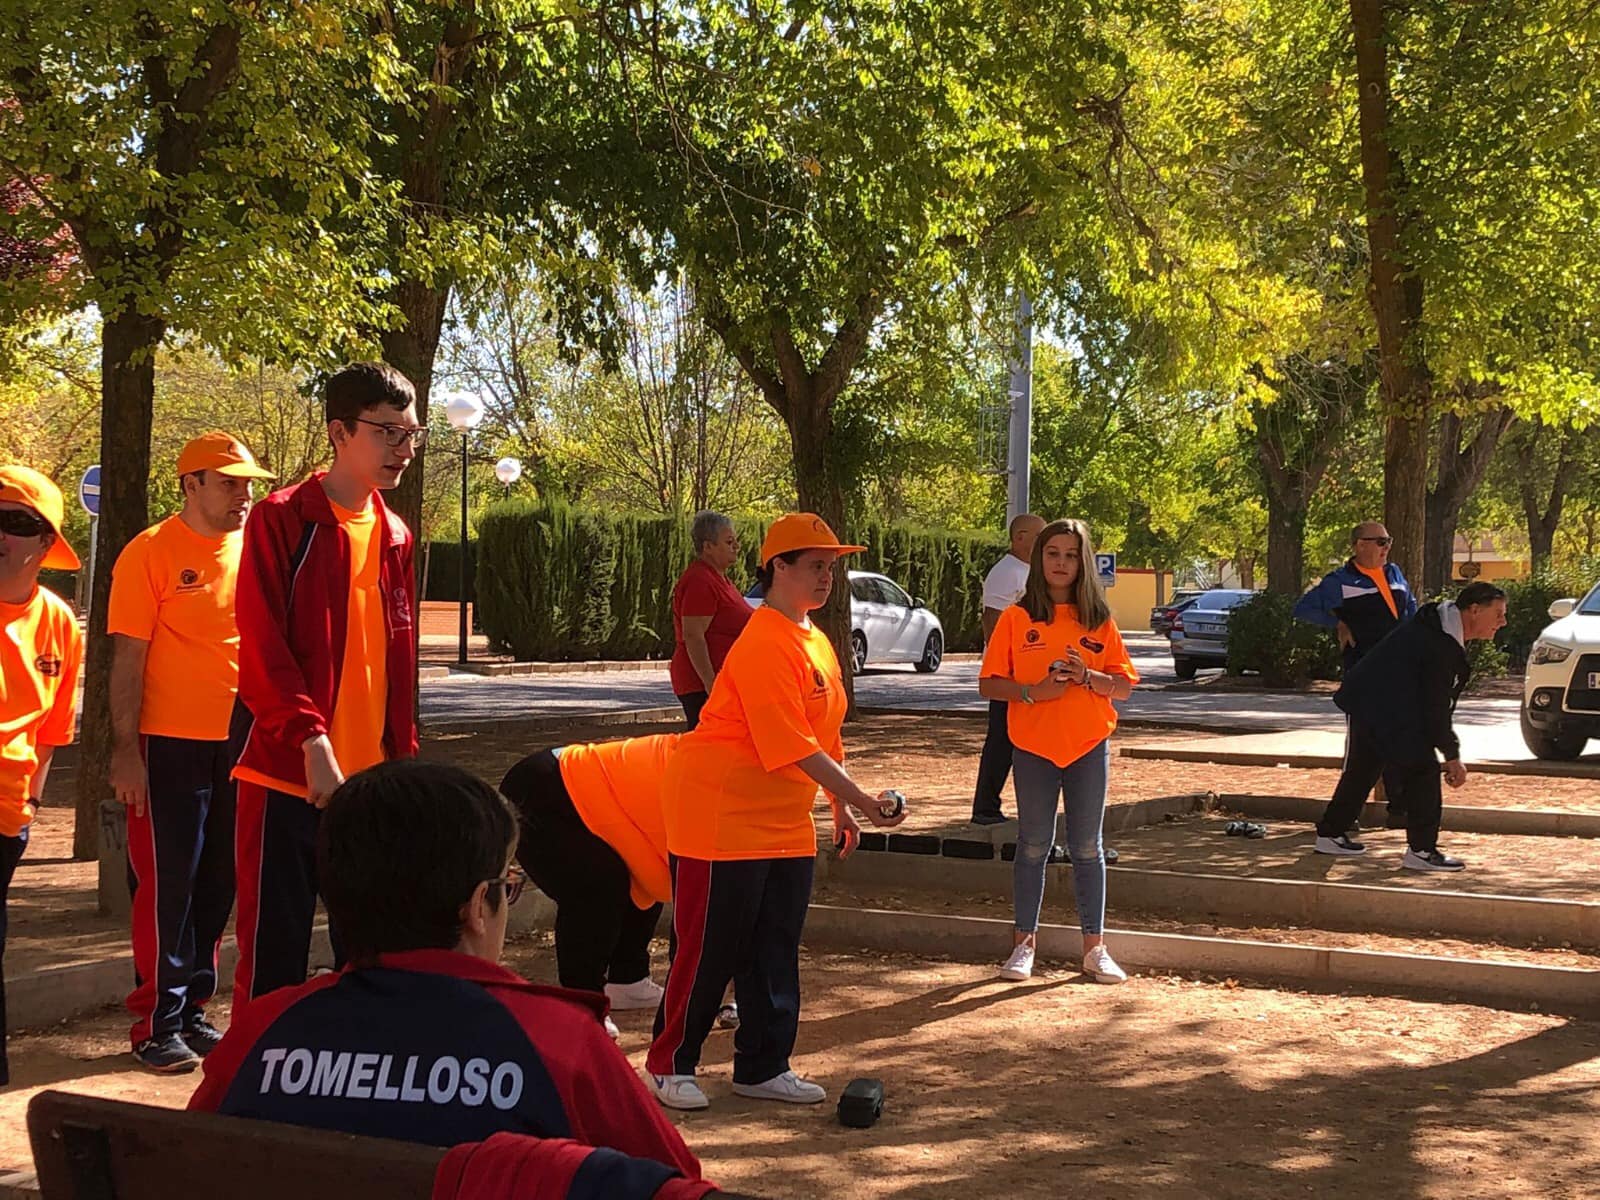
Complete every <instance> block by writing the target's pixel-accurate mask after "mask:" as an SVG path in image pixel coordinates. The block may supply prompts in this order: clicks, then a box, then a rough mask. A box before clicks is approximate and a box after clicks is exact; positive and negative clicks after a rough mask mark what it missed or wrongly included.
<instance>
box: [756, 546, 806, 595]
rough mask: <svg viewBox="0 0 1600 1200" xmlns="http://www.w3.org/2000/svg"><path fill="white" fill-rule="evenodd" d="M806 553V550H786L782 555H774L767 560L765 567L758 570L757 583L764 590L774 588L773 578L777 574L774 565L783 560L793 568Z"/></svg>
mask: <svg viewBox="0 0 1600 1200" xmlns="http://www.w3.org/2000/svg"><path fill="white" fill-rule="evenodd" d="M804 553H805V551H804V550H785V551H784V552H783V553H782V554H774V555H773V556H772V557H771V558H769V559H768V560H767V562H766V565H765V566H763V567H758V568H757V569H756V582H757V583H759V584H760V585H761V587H762V590H766V589H768V588H770V587H771V586H772V577H773V575H775V574H776V572H775V571H774V570H773V567H772V564H773V563H775V562H777V561H778V560H779V559H780V558H781V559H783V561H784V562H786V563H788V564H789V565H790V566H791V567H792V566H794V565H795V563H797V562H799V561H800V556H801V555H802V554H804Z"/></svg>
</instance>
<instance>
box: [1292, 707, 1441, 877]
mask: <svg viewBox="0 0 1600 1200" xmlns="http://www.w3.org/2000/svg"><path fill="white" fill-rule="evenodd" d="M1380 777H1382V778H1383V780H1384V787H1385V788H1390V787H1393V786H1395V784H1398V791H1397V792H1394V791H1392V792H1390V793H1389V803H1390V805H1391V806H1393V805H1394V803H1395V801H1396V799H1398V800H1399V801H1400V805H1399V807H1400V808H1401V809H1403V810H1404V812H1405V816H1406V842H1407V844H1409V845H1410V847H1411V849H1413V850H1436V849H1438V841H1439V814H1440V812H1441V810H1442V809H1443V807H1444V792H1443V788H1442V781H1441V779H1440V775H1439V763H1438V762H1437V760H1435V759H1433V758H1432V757H1431V756H1430V757H1429V758H1428V759H1427V760H1426V761H1422V760H1402V761H1397V760H1395V759H1393V758H1391V757H1389V756H1387V755H1385V754H1384V752H1383V749H1382V743H1381V742H1380V741H1379V740H1378V736H1377V734H1376V732H1375V731H1374V730H1372V729H1371V728H1370V727H1368V726H1366V725H1364V724H1362V723H1361V722H1360V721H1356V720H1352V721H1351V722H1350V729H1349V735H1348V737H1347V739H1346V741H1345V752H1344V770H1343V771H1342V772H1340V775H1339V782H1338V785H1337V786H1336V787H1335V788H1334V789H1333V799H1332V800H1330V801H1329V802H1328V807H1327V808H1326V809H1324V810H1323V813H1322V819H1321V820H1320V821H1318V822H1317V833H1318V835H1319V836H1321V837H1334V838H1336V837H1339V836H1340V835H1341V834H1343V833H1344V832H1345V831H1347V830H1348V829H1349V828H1350V827H1351V826H1352V825H1354V824H1355V822H1356V818H1357V817H1359V816H1360V815H1361V806H1362V805H1363V804H1365V803H1366V802H1367V796H1368V794H1369V793H1370V792H1371V791H1372V786H1373V784H1375V783H1377V782H1378V779H1379V778H1380ZM1390 780H1393V781H1394V783H1391V782H1390Z"/></svg>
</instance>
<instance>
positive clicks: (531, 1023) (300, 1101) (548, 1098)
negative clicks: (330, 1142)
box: [189, 761, 701, 1180]
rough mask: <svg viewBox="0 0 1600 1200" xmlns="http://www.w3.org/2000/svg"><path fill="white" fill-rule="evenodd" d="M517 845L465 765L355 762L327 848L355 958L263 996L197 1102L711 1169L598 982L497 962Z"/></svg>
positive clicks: (230, 1111)
mask: <svg viewBox="0 0 1600 1200" xmlns="http://www.w3.org/2000/svg"><path fill="white" fill-rule="evenodd" d="M516 844H517V819H516V816H515V814H514V813H513V811H512V810H511V807H510V805H509V804H507V803H506V801H505V800H504V799H503V798H502V797H501V796H500V795H499V794H498V793H497V792H495V790H494V789H493V788H491V787H489V785H488V784H486V783H483V782H482V781H481V780H478V779H476V778H474V777H473V776H471V775H469V774H467V773H466V772H465V771H461V770H458V769H457V768H454V767H448V766H443V765H440V764H436V763H423V762H416V761H396V762H387V763H383V764H380V765H379V766H376V767H372V768H370V769H369V770H366V771H362V772H361V773H360V774H358V775H354V776H352V777H351V778H350V779H348V780H346V781H345V782H344V784H343V785H341V786H340V787H339V789H338V791H336V792H335V793H334V795H333V798H332V800H331V801H330V802H329V804H328V808H327V811H326V812H325V814H324V815H323V818H322V826H321V830H320V833H319V843H318V847H317V856H318V871H319V877H320V879H321V880H322V881H323V887H324V891H325V896H324V899H325V902H326V904H327V907H328V912H329V915H330V917H331V918H332V919H333V920H334V921H335V922H336V923H337V924H338V926H339V930H340V935H341V937H342V938H343V939H344V941H345V946H346V949H347V951H348V954H349V964H348V965H347V966H346V967H345V969H344V970H343V971H341V972H339V973H338V974H330V975H324V976H322V977H320V978H318V979H314V980H312V981H311V982H310V983H307V984H304V985H302V986H299V987H286V988H281V989H279V990H278V991H275V992H271V993H268V994H267V995H265V996H263V997H261V998H260V999H259V1000H257V1001H256V1002H255V1003H254V1004H252V1005H251V1007H250V1008H249V1009H248V1010H247V1011H246V1012H245V1014H244V1015H243V1017H242V1018H241V1020H240V1021H239V1022H238V1023H237V1024H235V1025H234V1026H233V1028H232V1029H231V1030H229V1032H228V1034H227V1036H226V1037H225V1038H224V1039H223V1040H222V1043H221V1044H220V1045H219V1046H218V1047H217V1049H216V1050H214V1051H212V1053H211V1055H210V1056H209V1057H208V1058H207V1059H206V1064H205V1079H204V1081H203V1082H202V1083H201V1085H200V1087H199V1089H198V1090H197V1091H196V1092H195V1094H194V1098H193V1099H192V1100H191V1101H190V1103H189V1107H190V1108H191V1109H194V1110H197V1111H202V1112H217V1113H222V1114H225V1115H231V1116H240V1117H256V1118H259V1119H262V1120H268V1121H282V1122H285V1123H287V1124H291V1125H304V1126H310V1127H314V1128H317V1129H333V1130H340V1131H343V1132H346V1133H355V1134H362V1135H365V1136H369V1137H386V1138H396V1139H399V1140H401V1141H409V1142H422V1143H427V1144H429V1145H435V1146H452V1145H456V1144H458V1143H461V1142H475V1141H482V1140H484V1139H486V1138H488V1137H489V1136H490V1135H491V1134H494V1133H497V1132H501V1131H506V1132H511V1133H522V1134H531V1135H535V1136H538V1137H545V1138H572V1139H574V1140H576V1141H579V1142H583V1143H586V1144H588V1145H593V1146H604V1147H610V1148H612V1149H615V1150H619V1151H621V1152H623V1153H625V1154H630V1155H635V1156H638V1157H641V1158H649V1159H654V1160H656V1161H657V1162H660V1163H663V1164H665V1165H667V1166H668V1167H672V1168H674V1169H675V1170H677V1171H679V1172H681V1173H682V1174H683V1175H684V1176H685V1177H686V1178H688V1179H691V1180H697V1179H699V1178H701V1175H700V1164H699V1162H698V1161H697V1160H696V1159H695V1156H694V1155H693V1154H692V1153H691V1152H690V1150H689V1148H688V1147H687V1146H686V1145H685V1144H684V1142H683V1139H682V1138H681V1137H680V1136H679V1135H678V1131H677V1130H676V1129H675V1128H674V1127H673V1126H672V1125H671V1124H669V1123H668V1122H667V1121H666V1120H665V1119H664V1118H663V1117H662V1115H661V1109H660V1106H659V1105H657V1104H656V1103H655V1101H654V1100H652V1099H651V1098H650V1095H649V1094H648V1093H647V1092H646V1091H645V1088H644V1084H643V1083H642V1082H641V1081H640V1079H639V1077H638V1075H637V1074H635V1073H634V1071H633V1069H632V1068H631V1067H630V1066H629V1065H628V1061H627V1059H626V1058H624V1057H623V1054H622V1052H621V1051H620V1050H619V1049H617V1046H616V1044H615V1043H614V1042H613V1041H612V1040H611V1038H610V1037H608V1036H607V1035H606V1031H605V1027H604V1025H603V1024H602V1021H603V1020H604V1017H605V1012H606V1001H605V998H604V997H603V996H600V995H598V994H591V993H588V992H575V991H566V990H563V989H561V988H555V987H542V986H538V985H535V984H531V983H529V982H527V981H526V980H524V979H523V978H522V977H521V976H519V975H516V974H515V973H513V972H511V971H508V970H506V969H505V968H504V967H501V966H500V965H499V958H500V953H501V950H502V948H503V947H504V944H505V934H506V915H507V914H506V910H507V908H508V906H509V905H510V903H511V902H512V901H513V900H515V899H516V896H517V893H518V892H519V891H520V887H521V880H520V878H514V877H513V872H514V870H515V868H514V866H513V862H514V857H513V856H514V854H515V851H516Z"/></svg>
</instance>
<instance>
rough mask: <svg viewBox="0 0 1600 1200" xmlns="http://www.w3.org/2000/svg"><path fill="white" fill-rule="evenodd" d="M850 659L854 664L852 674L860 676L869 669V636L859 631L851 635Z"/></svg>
mask: <svg viewBox="0 0 1600 1200" xmlns="http://www.w3.org/2000/svg"><path fill="white" fill-rule="evenodd" d="M850 658H851V661H852V663H853V664H854V665H853V667H852V674H855V675H859V674H861V672H863V671H865V670H866V669H867V635H866V634H864V633H862V632H861V631H860V630H859V629H857V630H854V631H852V632H851V634H850Z"/></svg>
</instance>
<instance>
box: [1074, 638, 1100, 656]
mask: <svg viewBox="0 0 1600 1200" xmlns="http://www.w3.org/2000/svg"><path fill="white" fill-rule="evenodd" d="M1078 645H1080V646H1082V647H1083V648H1084V649H1085V650H1090V651H1093V652H1094V653H1095V654H1104V653H1105V649H1106V644H1105V643H1104V642H1097V641H1095V640H1094V639H1093V638H1092V637H1088V636H1087V635H1085V636H1084V637H1081V638H1079V639H1078Z"/></svg>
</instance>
